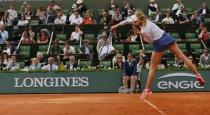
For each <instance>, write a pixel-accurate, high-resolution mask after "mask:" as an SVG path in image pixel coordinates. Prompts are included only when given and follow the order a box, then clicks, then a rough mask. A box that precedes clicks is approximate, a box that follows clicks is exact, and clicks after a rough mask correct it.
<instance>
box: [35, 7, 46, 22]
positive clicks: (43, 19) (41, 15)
mask: <svg viewBox="0 0 210 115" xmlns="http://www.w3.org/2000/svg"><path fill="white" fill-rule="evenodd" d="M36 16H38V17H39V21H40V23H41V24H44V23H46V22H47V11H46V9H45V8H43V7H40V8H39V9H38V11H37V13H36Z"/></svg>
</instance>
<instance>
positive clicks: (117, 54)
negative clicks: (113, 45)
mask: <svg viewBox="0 0 210 115" xmlns="http://www.w3.org/2000/svg"><path fill="white" fill-rule="evenodd" d="M119 55H120V56H121V55H122V61H123V62H125V56H123V53H122V52H121V51H119V50H116V55H115V56H114V57H113V58H112V64H113V65H114V63H117V57H118V56H119Z"/></svg>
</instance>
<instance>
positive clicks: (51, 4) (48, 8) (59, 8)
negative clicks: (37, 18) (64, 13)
mask: <svg viewBox="0 0 210 115" xmlns="http://www.w3.org/2000/svg"><path fill="white" fill-rule="evenodd" d="M50 8H53V10H55V11H57V10H61V7H60V6H58V5H57V4H56V1H55V0H52V1H51V2H50V4H49V5H48V7H47V10H50Z"/></svg>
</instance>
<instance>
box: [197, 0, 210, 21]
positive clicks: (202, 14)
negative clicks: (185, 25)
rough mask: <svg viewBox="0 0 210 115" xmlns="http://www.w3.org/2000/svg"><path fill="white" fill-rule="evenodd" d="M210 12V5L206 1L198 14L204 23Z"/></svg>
mask: <svg viewBox="0 0 210 115" xmlns="http://www.w3.org/2000/svg"><path fill="white" fill-rule="evenodd" d="M208 14H210V9H209V8H208V5H207V3H206V2H204V3H203V4H202V8H201V9H199V10H198V15H199V18H200V21H201V22H202V23H204V18H205V16H206V15H208Z"/></svg>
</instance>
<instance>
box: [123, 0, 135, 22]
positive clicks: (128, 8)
mask: <svg viewBox="0 0 210 115" xmlns="http://www.w3.org/2000/svg"><path fill="white" fill-rule="evenodd" d="M134 12H135V8H134V6H133V5H132V4H130V3H129V2H128V1H127V0H123V7H122V17H123V19H124V20H125V19H127V17H129V16H132V15H133V13H134ZM131 13H132V14H131Z"/></svg>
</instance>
